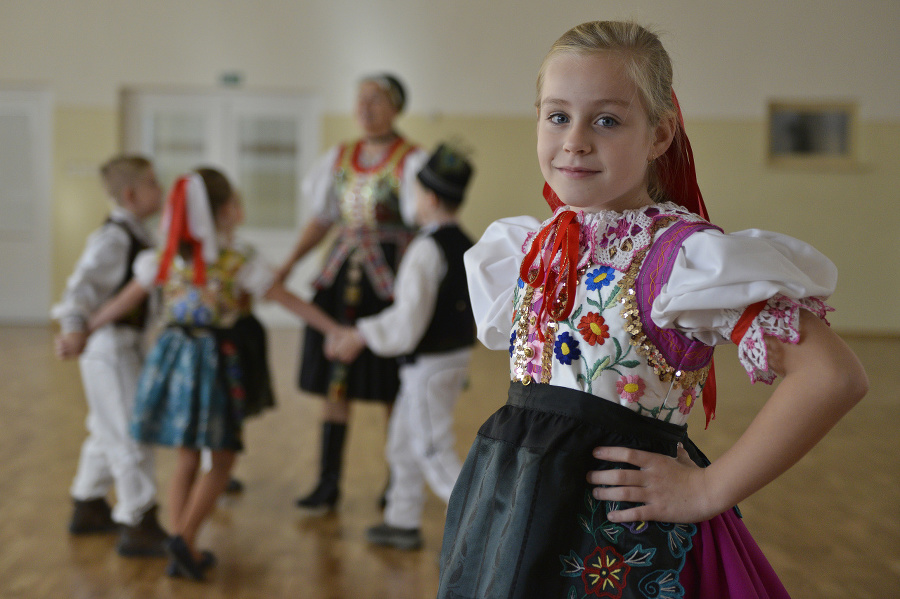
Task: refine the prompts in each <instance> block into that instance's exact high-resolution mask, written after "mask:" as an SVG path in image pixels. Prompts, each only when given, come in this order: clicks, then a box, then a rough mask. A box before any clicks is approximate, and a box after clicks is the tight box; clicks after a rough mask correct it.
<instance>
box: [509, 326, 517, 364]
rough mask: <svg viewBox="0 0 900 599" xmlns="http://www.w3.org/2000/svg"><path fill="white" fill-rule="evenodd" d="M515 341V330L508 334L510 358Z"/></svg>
mask: <svg viewBox="0 0 900 599" xmlns="http://www.w3.org/2000/svg"><path fill="white" fill-rule="evenodd" d="M515 343H516V332H515V331H513V332H512V334H511V335H510V336H509V357H510V358H512V355H513V349H514V346H515Z"/></svg>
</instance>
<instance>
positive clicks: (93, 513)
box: [69, 497, 119, 535]
mask: <svg viewBox="0 0 900 599" xmlns="http://www.w3.org/2000/svg"><path fill="white" fill-rule="evenodd" d="M74 503H75V507H74V508H73V509H72V519H71V520H69V532H70V533H72V534H73V535H88V534H96V533H103V532H115V531H117V530H118V529H119V526H118V525H117V524H116V523H115V522H113V519H112V510H111V509H110V507H109V504H108V503H106V499H104V498H103V497H98V498H96V499H87V500H84V501H82V500H79V499H75V500H74Z"/></svg>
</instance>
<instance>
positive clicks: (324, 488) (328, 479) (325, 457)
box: [297, 422, 347, 509]
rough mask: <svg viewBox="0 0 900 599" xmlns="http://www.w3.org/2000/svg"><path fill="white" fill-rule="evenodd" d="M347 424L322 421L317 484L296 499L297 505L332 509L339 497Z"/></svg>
mask: <svg viewBox="0 0 900 599" xmlns="http://www.w3.org/2000/svg"><path fill="white" fill-rule="evenodd" d="M346 437H347V425H346V424H343V423H339V422H324V423H322V456H321V471H320V473H319V484H317V485H316V488H315V489H313V492H312V493H310V494H309V495H307V496H306V497H301V498H299V499H298V500H297V506H298V507H305V508H317V507H327V508H329V509H334V506H335V504H337V501H338V497H340V494H341V492H340V488H339V485H340V479H341V465H342V462H343V458H344V440H345V439H346Z"/></svg>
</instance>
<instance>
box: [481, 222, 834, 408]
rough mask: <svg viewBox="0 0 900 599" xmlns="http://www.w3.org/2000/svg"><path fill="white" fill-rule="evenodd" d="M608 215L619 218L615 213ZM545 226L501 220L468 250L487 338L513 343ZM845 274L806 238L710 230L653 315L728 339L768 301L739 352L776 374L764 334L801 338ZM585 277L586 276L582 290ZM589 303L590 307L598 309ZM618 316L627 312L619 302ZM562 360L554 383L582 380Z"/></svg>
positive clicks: (708, 337) (702, 337) (686, 249)
mask: <svg viewBox="0 0 900 599" xmlns="http://www.w3.org/2000/svg"><path fill="white" fill-rule="evenodd" d="M595 215H596V213H595V214H593V215H588V214H585V215H584V223H585V227H584V228H583V229H582V231H585V230H589V227H588V223H591V226H595V224H594V223H596V222H598V221H599V222H603V219H599V218H595ZM605 219H606V222H609V219H610V216H609V215H607V216H606V217H605ZM541 226H542V223H540V222H539V221H538V220H536V219H534V218H532V217H515V218H507V219H502V220H499V221H496V222H494V223H492V224H491V225H490V226H489V227H488V228H487V230H486V231H485V233H484V235H483V236H482V238H481V239H480V240H479V241H478V243H476V244H475V246H474V247H473V248H472V249H470V250H469V251H468V252H467V253H466V255H465V264H466V272H467V277H468V284H469V293H470V295H471V299H472V309H473V312H474V316H475V321H476V324H477V328H478V339H479V340H480V341H481V342H482V343H483V344H484V345H485V346H487V347H488V348H490V349H496V350H501V349H508V348H509V347H510V343H511V332H512V330H513V324H512V323H513V316H514V314H513V311H514V309H515V307H514V297H517V295H516V287H517V286H520V282H519V281H518V278H519V267H520V264H521V262H522V259H523V257H524V255H525V252H526V251H527V249H528V245H527V244H530V240H531V239H532V238H533V234H534V233H535V232H536V231H538V230H539V229H540V228H541ZM836 282H837V269H836V268H835V266H834V264H833V263H832V262H831V261H830V260H829V259H828V258H826V257H825V256H824V255H823V254H821V253H820V252H818V251H817V250H815V249H814V248H813V247H811V246H810V245H808V244H806V243H804V242H802V241H799V240H797V239H794V238H791V237H788V236H786V235H781V234H777V233H771V232H767V231H760V230H746V231H740V232H737V233H731V234H723V233H721V232H719V231H717V230H714V229H708V230H701V231H698V232H695V233H694V234H692V235H690V236H689V237H688V238H687V239H686V240H685V241H684V243H683V244H682V246H681V248H680V250H679V251H678V255H677V258H676V262H675V264H674V267H673V269H672V272H671V275H670V277H669V279H668V283H667V284H666V285H665V286H664V287H663V288H662V290H661V292H660V293H659V295H658V296H657V297H656V299H655V300H654V302H653V304H652V312H651V318H652V320H653V322H654V323H655V324H656V325H657V326H659V327H660V328H674V329H677V330H679V331H680V332H682V333H684V334H685V335H687V336H688V337H691V338H693V339H695V340H697V341H700V342H702V343H704V344H706V345H718V344H721V343H728V342H730V340H731V335H732V331H733V330H734V328H735V325H736V324H737V322H738V320H739V319H740V317H741V315H742V314H743V313H744V311H745V310H746V309H747V307H748V306H750V305H752V304H755V303H757V302H767V303H766V306H765V308H764V309H763V310H762V311H761V312H760V314H759V315H758V316H757V317H756V318H755V319H754V321H753V322H752V324H751V325H750V327H749V328H748V330H747V332H746V333H745V335H744V336H743V338H742V340H741V342H740V346H739V358H740V360H741V362H742V364H743V365H744V367H745V369H746V370H747V371H748V373H749V374H750V377H751V379H752V380H763V381H766V382H770V381H771V380H772V379H773V378H774V373H772V372H770V371H769V368H768V363H767V359H766V355H765V343H764V342H763V335H773V336H777V337H778V338H779V339H782V340H785V341H791V342H794V343H796V342H797V341H798V340H799V332H798V330H797V318H798V312H799V308H804V309H808V310H811V311H813V312H815V313H816V314H818V315H819V316H820V317H822V318H824V316H825V312H826V311H828V310H830V308H828V307H827V306H825V304H824V302H823V300H824V298H826V297H828V296H829V295H831V293H833V291H834V289H835V286H836ZM584 285H585V279H584V278H582V279H581V280H580V282H579V286H580V288H579V295H578V296H577V297H579V298H580V297H583V293H582V291H581V287H583V286H584ZM577 307H578V304H577V302H576V308H577ZM585 308H586V309H585V312H587V310H588V309H591V308H587V306H585ZM613 309H614V310H615V308H613ZM609 313H611V312H610V311H607V312H605V313H604V314H609ZM615 317H616V318H619V319H621V320H624V318H622V317H621V316H620V315H619V314H618V310H616V311H615ZM613 331H620V332H621V327H619V326H618V323H616V326H612V324H611V326H610V329H609V332H610V333H611V334H612V332H613ZM623 343H624V342H623ZM610 345H612V344H609V345H608V346H607V347H609V346H610ZM592 349H594V350H596V349H598V348H592ZM605 351H612V349H609V350H605ZM558 367H559V368H560V369H561V370H564V367H563V366H561V365H560V364H557V363H554V370H553V379H552V380H551V382H550V384H556V385H562V386H570V387H576V388H577V386H578V385H577V384H575V383H573V382H572V381H573V380H576V379H572V378H571V377H569V378H567V375H566V374H565V373H564V372H562V371H560V372H558V371H557V368H558ZM558 375H559V376H558ZM580 380H582V381H584V380H585V379H584V377H583V376H581V378H580ZM607 387H609V385H607ZM613 389H614V387H613ZM608 390H609V389H608V388H607V391H608ZM594 392H595V393H596V392H597V389H596V388H595V389H594ZM661 392H665V391H661ZM684 417H685V418H686V414H684Z"/></svg>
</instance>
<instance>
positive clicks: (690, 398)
mask: <svg viewBox="0 0 900 599" xmlns="http://www.w3.org/2000/svg"><path fill="white" fill-rule="evenodd" d="M695 403H697V388H696V387H691V388H689V389H685V390H684V392H683V393H682V394H681V397H679V398H678V411H679V412H681V413H682V414H690V412H691V408H693V407H694V404H695Z"/></svg>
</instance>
